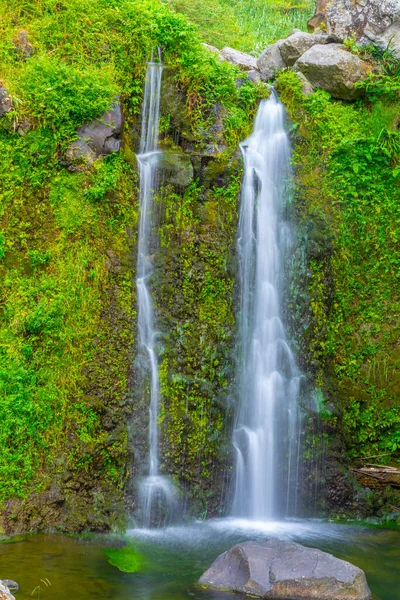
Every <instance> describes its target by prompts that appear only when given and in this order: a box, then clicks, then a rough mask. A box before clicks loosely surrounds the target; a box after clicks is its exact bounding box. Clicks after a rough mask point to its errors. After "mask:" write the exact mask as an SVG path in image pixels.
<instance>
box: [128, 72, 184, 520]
mask: <svg viewBox="0 0 400 600" xmlns="http://www.w3.org/2000/svg"><path fill="white" fill-rule="evenodd" d="M162 72H163V66H162V64H161V62H149V63H148V64H147V75H146V84H145V91H144V101H143V111H142V132H141V140H140V154H138V156H137V160H138V163H139V170H140V219H139V233H138V259H137V277H136V287H137V296H138V329H139V346H140V348H139V350H140V351H141V352H142V354H143V360H142V361H141V364H142V369H143V371H144V373H143V375H144V377H142V378H141V379H142V381H145V380H146V376H147V377H148V380H149V385H150V406H149V472H148V476H147V477H145V478H143V480H142V481H141V482H140V487H139V506H140V508H139V520H140V522H141V524H142V526H144V527H150V526H164V525H165V524H167V523H169V522H170V521H171V519H172V514H173V512H174V509H175V506H176V493H175V488H174V486H173V484H172V483H171V481H170V480H169V479H168V478H167V477H165V476H163V475H161V474H160V464H159V463H160V461H159V450H158V441H159V440H158V416H159V410H160V379H159V370H158V356H157V347H156V344H157V331H156V328H155V319H154V308H153V300H152V297H151V292H150V289H149V287H148V283H149V279H150V277H151V275H152V273H153V270H154V266H153V256H152V247H151V245H152V232H153V229H154V226H155V223H154V194H155V192H156V190H157V170H158V166H159V160H160V156H161V154H162V153H161V152H160V150H159V149H158V128H159V117H160V98H161V79H162ZM143 393H145V390H143Z"/></svg>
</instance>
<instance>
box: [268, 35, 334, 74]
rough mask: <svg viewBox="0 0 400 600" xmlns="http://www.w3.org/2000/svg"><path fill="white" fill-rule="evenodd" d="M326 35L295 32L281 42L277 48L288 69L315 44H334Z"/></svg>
mask: <svg viewBox="0 0 400 600" xmlns="http://www.w3.org/2000/svg"><path fill="white" fill-rule="evenodd" d="M335 41H337V40H334V39H333V38H332V37H331V36H330V35H328V34H327V33H314V34H312V33H305V32H304V31H296V32H295V33H293V34H292V35H290V36H289V37H288V38H286V40H283V41H282V43H281V44H280V46H279V50H280V53H281V56H282V58H283V60H284V62H285V64H286V65H287V66H288V67H291V66H292V65H294V63H295V62H296V60H297V59H298V58H300V56H301V55H302V54H304V52H306V51H307V50H308V49H309V48H311V47H312V46H316V45H317V44H330V43H332V42H335Z"/></svg>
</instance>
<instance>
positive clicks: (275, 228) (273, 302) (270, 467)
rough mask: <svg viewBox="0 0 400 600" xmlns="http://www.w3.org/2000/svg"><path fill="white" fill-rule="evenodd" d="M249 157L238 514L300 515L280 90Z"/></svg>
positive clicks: (286, 150)
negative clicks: (286, 307) (285, 309)
mask: <svg viewBox="0 0 400 600" xmlns="http://www.w3.org/2000/svg"><path fill="white" fill-rule="evenodd" d="M241 151H242V154H243V158H244V166H245V170H244V177H243V183H242V194H241V208H240V219H239V236H238V242H237V247H238V255H239V261H240V313H239V344H238V369H237V386H238V391H239V406H238V410H237V415H236V424H235V430H234V433H233V444H234V447H235V450H236V456H237V460H236V481H235V495H234V503H233V511H232V512H233V515H235V516H240V517H247V518H251V519H258V520H268V519H270V520H271V519H276V518H281V517H284V516H287V515H288V514H290V513H291V514H295V513H296V509H297V477H298V455H299V447H298V444H299V435H298V429H299V409H298V396H299V387H300V379H301V375H300V373H299V371H298V369H297V366H296V362H295V359H294V356H293V354H292V351H291V349H290V347H289V344H288V342H287V338H286V333H285V328H284V325H283V323H282V320H281V302H280V297H281V291H282V286H283V273H284V264H283V261H284V256H285V250H286V248H287V246H288V243H289V242H288V238H290V228H289V227H288V225H287V223H285V221H284V219H283V213H284V207H285V204H286V202H287V198H288V193H289V185H290V181H291V169H290V153H291V150H290V143H289V138H288V135H287V133H286V130H285V110H284V107H283V105H282V103H281V102H280V101H279V99H278V97H277V95H276V93H275V91H274V90H272V93H271V96H270V97H269V99H268V100H263V101H262V102H261V104H260V108H259V110H258V114H257V117H256V121H255V126H254V131H253V133H252V135H251V136H250V137H249V138H248V139H247V140H245V141H244V142H243V143H242V144H241Z"/></svg>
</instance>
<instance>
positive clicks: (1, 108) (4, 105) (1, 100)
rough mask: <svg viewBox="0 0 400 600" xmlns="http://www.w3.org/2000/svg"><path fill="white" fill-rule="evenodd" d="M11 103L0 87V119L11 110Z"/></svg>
mask: <svg viewBox="0 0 400 600" xmlns="http://www.w3.org/2000/svg"><path fill="white" fill-rule="evenodd" d="M12 107H13V103H12V99H11V96H10V94H9V93H8V91H7V90H6V88H5V87H0V117H2V116H3V115H5V114H6V113H8V112H10V111H11V110H12Z"/></svg>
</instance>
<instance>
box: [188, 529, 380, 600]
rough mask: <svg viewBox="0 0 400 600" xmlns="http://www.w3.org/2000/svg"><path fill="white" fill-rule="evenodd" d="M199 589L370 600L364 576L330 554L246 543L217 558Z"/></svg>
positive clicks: (311, 598) (284, 544) (277, 542)
mask: <svg viewBox="0 0 400 600" xmlns="http://www.w3.org/2000/svg"><path fill="white" fill-rule="evenodd" d="M199 584H200V585H201V586H203V587H207V588H212V589H217V590H223V591H229V592H236V593H242V594H248V595H251V596H254V597H257V598H282V599H286V600H287V599H288V598H291V599H292V598H293V599H296V600H316V599H318V600H370V599H371V592H370V590H369V588H368V584H367V581H366V578H365V575H364V572H363V571H362V570H361V569H359V568H358V567H355V566H354V565H352V564H350V563H348V562H346V561H344V560H339V559H338V558H335V557H334V556H332V555H331V554H327V553H326V552H322V551H321V550H316V549H314V548H306V547H305V546H301V545H300V544H296V543H294V542H283V541H280V540H268V541H265V542H245V543H243V544H238V545H237V546H233V548H231V549H230V550H228V551H227V552H224V554H221V555H220V556H218V558H217V559H216V560H215V561H214V563H213V564H212V565H211V567H210V568H209V569H208V571H206V572H205V573H204V575H202V577H201V578H200V580H199Z"/></svg>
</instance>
